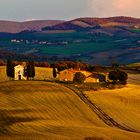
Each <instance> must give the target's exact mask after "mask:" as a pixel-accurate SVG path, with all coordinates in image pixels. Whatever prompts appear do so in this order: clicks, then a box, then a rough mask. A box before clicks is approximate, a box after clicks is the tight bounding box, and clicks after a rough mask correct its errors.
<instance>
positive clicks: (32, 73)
mask: <svg viewBox="0 0 140 140" xmlns="http://www.w3.org/2000/svg"><path fill="white" fill-rule="evenodd" d="M26 73H27V80H29V78H32V79H34V77H35V65H34V61H29V62H28V63H27V70H26Z"/></svg>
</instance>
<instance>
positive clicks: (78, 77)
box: [73, 72, 86, 84]
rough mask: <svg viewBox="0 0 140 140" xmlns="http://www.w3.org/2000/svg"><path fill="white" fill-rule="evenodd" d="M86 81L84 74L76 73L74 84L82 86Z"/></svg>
mask: <svg viewBox="0 0 140 140" xmlns="http://www.w3.org/2000/svg"><path fill="white" fill-rule="evenodd" d="M85 79H86V76H85V75H84V74H83V73H81V72H77V73H75V76H74V79H73V82H74V83H78V84H82V83H84V81H85Z"/></svg>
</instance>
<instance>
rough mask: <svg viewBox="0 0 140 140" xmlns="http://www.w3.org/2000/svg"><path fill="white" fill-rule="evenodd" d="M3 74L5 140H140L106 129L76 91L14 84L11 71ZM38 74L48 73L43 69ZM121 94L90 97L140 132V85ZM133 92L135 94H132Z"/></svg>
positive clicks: (0, 95)
mask: <svg viewBox="0 0 140 140" xmlns="http://www.w3.org/2000/svg"><path fill="white" fill-rule="evenodd" d="M0 70H1V72H2V73H3V74H2V75H1V76H0V139H2V140H3V139H6V140H8V139H9V140H11V139H12V140H19V139H23V140H25V139H29V140H30V139H31V140H33V139H37V140H46V139H47V140H48V139H51V140H54V139H59V140H61V139H72V140H73V139H80V140H81V139H83V140H87V139H89V140H139V139H140V133H135V132H129V131H124V130H121V129H118V128H116V127H110V126H108V125H106V124H105V123H104V122H103V121H102V120H101V119H100V118H99V117H98V116H97V115H96V113H95V112H94V111H93V110H91V108H90V107H89V106H88V105H87V104H85V103H84V102H83V101H82V100H81V99H80V98H79V97H78V96H77V95H76V94H75V92H74V91H72V90H70V89H68V88H66V87H64V86H63V85H61V84H57V83H53V82H52V83H51V82H46V81H8V78H6V75H5V74H6V73H5V72H4V71H5V68H4V67H1V68H0ZM43 70H44V69H43ZM38 71H39V72H40V71H42V70H41V68H40V70H39V69H38ZM37 74H38V73H37ZM4 75H5V76H4ZM38 77H39V76H38ZM134 89H135V91H134ZM118 90H119V89H118ZM118 90H114V91H113V90H112V91H100V93H98V92H97V93H96V92H92V91H90V92H87V93H85V94H86V95H87V96H88V98H90V100H92V101H93V102H95V103H97V105H98V106H100V107H101V108H102V109H103V110H104V111H105V112H106V113H108V114H109V115H111V116H112V117H113V118H114V119H115V120H117V121H119V122H121V123H123V124H125V125H128V126H129V127H132V128H133V129H136V130H140V126H139V124H140V118H139V117H140V111H139V107H140V102H139V100H140V98H139V96H140V93H139V86H138V85H131V84H130V85H128V87H126V88H125V89H120V90H119V91H118ZM125 90H126V93H124V91H125ZM132 90H133V91H134V92H135V93H131V92H130V91H132ZM131 99H132V100H131Z"/></svg>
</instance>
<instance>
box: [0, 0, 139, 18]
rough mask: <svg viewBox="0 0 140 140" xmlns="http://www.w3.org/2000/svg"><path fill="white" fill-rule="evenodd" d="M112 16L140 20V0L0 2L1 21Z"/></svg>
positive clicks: (4, 0)
mask: <svg viewBox="0 0 140 140" xmlns="http://www.w3.org/2000/svg"><path fill="white" fill-rule="evenodd" d="M110 16H131V17H138V18H140V0H0V20H15V21H26V20H36V19H43V20H46V19H47V20H48V19H58V20H59V19H61V20H70V19H75V18H79V17H110Z"/></svg>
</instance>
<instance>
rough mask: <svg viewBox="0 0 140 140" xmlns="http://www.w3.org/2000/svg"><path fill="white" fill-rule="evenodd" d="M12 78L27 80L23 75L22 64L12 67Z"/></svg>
mask: <svg viewBox="0 0 140 140" xmlns="http://www.w3.org/2000/svg"><path fill="white" fill-rule="evenodd" d="M14 74H15V75H14V77H15V78H14V79H15V80H27V78H26V77H25V76H24V66H22V65H17V66H15V67H14Z"/></svg>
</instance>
